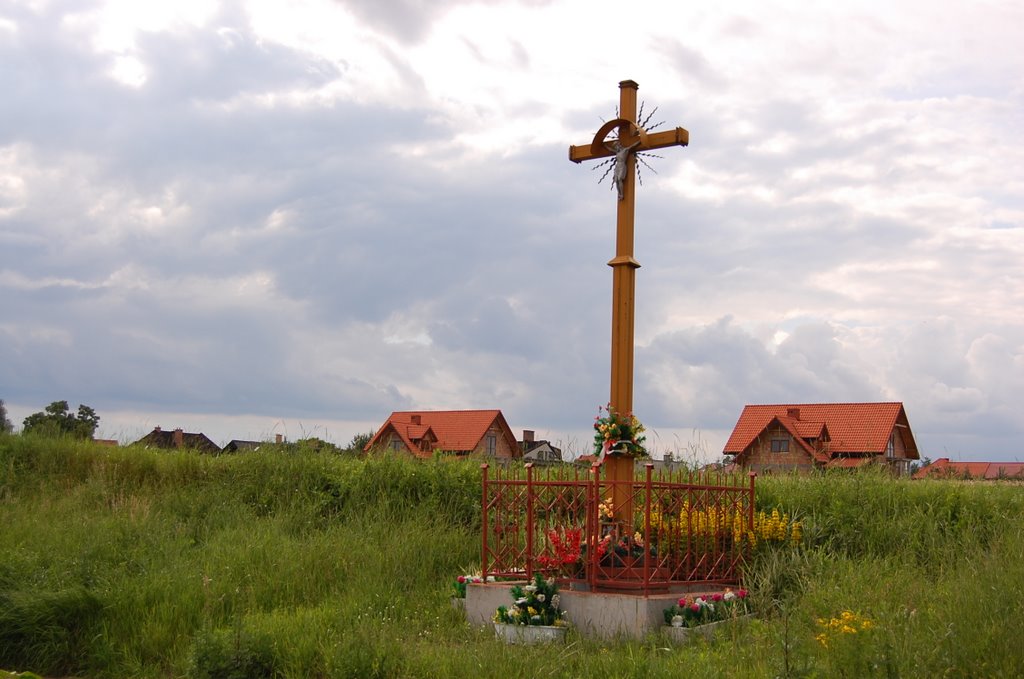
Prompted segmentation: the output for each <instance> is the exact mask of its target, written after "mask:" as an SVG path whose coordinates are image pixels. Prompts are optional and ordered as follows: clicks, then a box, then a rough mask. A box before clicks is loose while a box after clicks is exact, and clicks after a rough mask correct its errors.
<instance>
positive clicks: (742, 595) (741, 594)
mask: <svg viewBox="0 0 1024 679" xmlns="http://www.w3.org/2000/svg"><path fill="white" fill-rule="evenodd" d="M736 596H738V597H739V598H741V599H746V598H747V590H745V589H741V590H740V591H738V592H736Z"/></svg>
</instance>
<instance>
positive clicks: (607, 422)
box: [594, 403, 647, 460]
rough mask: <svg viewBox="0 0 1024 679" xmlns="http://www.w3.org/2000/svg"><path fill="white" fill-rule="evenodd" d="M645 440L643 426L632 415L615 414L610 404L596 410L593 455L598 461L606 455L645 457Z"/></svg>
mask: <svg viewBox="0 0 1024 679" xmlns="http://www.w3.org/2000/svg"><path fill="white" fill-rule="evenodd" d="M602 412H603V413H604V415H602V414H601V413H602ZM646 440H647V437H646V436H644V425H642V424H640V420H638V419H637V418H636V416H635V415H633V413H625V414H623V413H619V412H616V411H615V409H614V408H613V407H612V405H611V404H610V403H609V404H608V405H607V406H606V407H604V408H599V409H598V415H597V417H595V418H594V454H595V455H597V456H598V459H599V460H603V459H604V457H605V456H606V455H628V456H630V457H647V450H646V449H645V448H644V442H645V441H646Z"/></svg>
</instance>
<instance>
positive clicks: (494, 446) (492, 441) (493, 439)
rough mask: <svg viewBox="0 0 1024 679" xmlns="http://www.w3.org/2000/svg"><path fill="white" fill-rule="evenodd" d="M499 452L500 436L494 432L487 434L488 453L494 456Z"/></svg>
mask: <svg viewBox="0 0 1024 679" xmlns="http://www.w3.org/2000/svg"><path fill="white" fill-rule="evenodd" d="M497 452H498V437H497V436H495V435H494V434H488V435H487V455H488V456H490V457H494V455H495V454H496V453H497Z"/></svg>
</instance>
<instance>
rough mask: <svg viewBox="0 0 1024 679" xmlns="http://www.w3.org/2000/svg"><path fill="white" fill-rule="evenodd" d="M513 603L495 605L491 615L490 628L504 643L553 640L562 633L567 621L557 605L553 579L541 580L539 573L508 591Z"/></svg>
mask: <svg viewBox="0 0 1024 679" xmlns="http://www.w3.org/2000/svg"><path fill="white" fill-rule="evenodd" d="M511 593H512V599H513V600H514V602H515V603H514V604H513V605H512V606H498V610H497V611H496V612H495V614H494V630H495V632H496V633H497V634H498V636H499V637H501V638H503V639H505V641H507V642H508V643H512V644H516V643H535V642H538V641H554V640H556V639H562V638H564V636H565V630H566V628H568V626H569V623H568V622H567V621H566V620H565V617H564V616H565V613H564V612H563V611H562V609H561V608H560V607H559V604H560V602H561V596H560V595H559V594H558V587H557V586H556V585H555V581H554V579H553V578H552V579H548V580H545V579H544V578H543V577H542V576H541V575H540V573H538V574H537V575H535V576H534V578H533V582H532V583H530V584H528V585H516V586H515V587H513V588H512V590H511Z"/></svg>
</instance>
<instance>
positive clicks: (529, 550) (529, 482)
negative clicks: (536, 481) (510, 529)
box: [526, 462, 534, 581]
mask: <svg viewBox="0 0 1024 679" xmlns="http://www.w3.org/2000/svg"><path fill="white" fill-rule="evenodd" d="M533 518H534V517H533V463H532V462H527V463H526V579H527V580H530V581H533Z"/></svg>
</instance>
